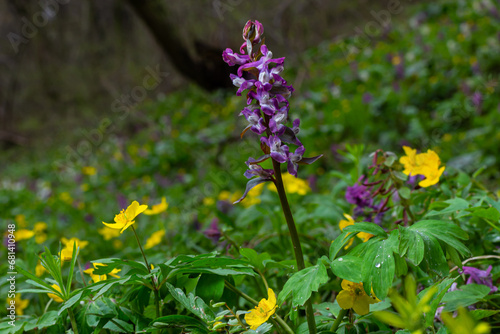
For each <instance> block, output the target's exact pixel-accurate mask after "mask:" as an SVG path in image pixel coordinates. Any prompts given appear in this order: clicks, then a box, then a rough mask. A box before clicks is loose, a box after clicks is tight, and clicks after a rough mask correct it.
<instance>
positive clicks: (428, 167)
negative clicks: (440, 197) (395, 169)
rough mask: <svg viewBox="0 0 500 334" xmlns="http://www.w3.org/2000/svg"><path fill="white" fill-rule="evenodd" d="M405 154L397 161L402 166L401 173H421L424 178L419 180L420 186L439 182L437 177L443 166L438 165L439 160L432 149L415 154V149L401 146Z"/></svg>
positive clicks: (424, 186) (441, 172)
mask: <svg viewBox="0 0 500 334" xmlns="http://www.w3.org/2000/svg"><path fill="white" fill-rule="evenodd" d="M403 149H404V151H405V153H406V156H404V157H401V159H399V162H401V163H402V164H403V166H404V168H405V169H404V170H403V173H405V174H406V175H423V176H425V180H423V181H420V182H419V184H418V185H419V186H421V187H422V188H426V187H430V186H432V185H434V184H436V183H438V182H439V177H440V176H441V175H442V174H443V172H444V169H445V167H444V166H442V167H439V166H440V165H441V160H440V159H439V156H438V155H437V154H436V152H434V151H433V150H427V152H426V153H420V154H417V150H416V149H412V148H411V147H408V146H403Z"/></svg>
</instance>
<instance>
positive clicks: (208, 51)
mask: <svg viewBox="0 0 500 334" xmlns="http://www.w3.org/2000/svg"><path fill="white" fill-rule="evenodd" d="M128 3H129V4H130V5H131V6H132V8H133V9H134V10H135V12H136V13H137V14H138V15H139V16H140V17H141V19H142V20H143V21H144V23H145V24H146V25H147V26H148V28H149V29H150V31H151V33H152V34H153V36H154V37H155V39H156V41H157V42H158V44H159V45H160V46H161V48H162V49H163V51H164V52H165V54H166V55H167V56H168V58H169V59H170V60H171V62H172V64H173V65H174V66H175V68H177V70H178V71H179V72H180V73H181V74H182V75H184V76H185V77H186V78H188V79H190V80H192V81H194V82H195V83H196V84H198V85H199V86H201V87H202V88H204V89H206V90H209V91H210V90H215V89H218V88H224V87H231V86H232V83H231V80H230V79H229V73H231V71H230V68H229V66H227V64H226V63H224V62H223V61H222V49H221V50H219V49H217V48H213V47H211V46H209V45H206V44H204V43H203V42H200V41H195V48H196V54H197V56H198V57H197V58H196V59H194V58H193V57H191V55H190V54H189V52H188V50H187V46H186V45H185V43H183V41H182V40H181V39H180V37H179V29H180V27H178V26H175V25H173V24H172V22H170V20H169V14H168V11H167V8H166V6H165V2H164V1H162V0H128Z"/></svg>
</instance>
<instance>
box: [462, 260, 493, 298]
mask: <svg viewBox="0 0 500 334" xmlns="http://www.w3.org/2000/svg"><path fill="white" fill-rule="evenodd" d="M491 269H492V267H491V266H489V267H488V269H486V270H481V269H477V268H474V267H466V266H464V267H463V268H462V269H458V271H459V272H460V273H461V274H464V275H469V278H468V279H467V282H465V284H471V283H475V284H482V285H486V286H487V287H489V288H490V293H494V292H497V291H498V288H497V287H496V286H494V285H493V280H492V277H491Z"/></svg>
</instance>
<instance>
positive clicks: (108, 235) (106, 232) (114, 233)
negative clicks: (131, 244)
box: [97, 227, 120, 240]
mask: <svg viewBox="0 0 500 334" xmlns="http://www.w3.org/2000/svg"><path fill="white" fill-rule="evenodd" d="M97 232H98V233H99V234H100V235H102V237H103V238H104V240H111V239H113V238H116V237H118V236H119V235H120V231H118V230H114V229H112V228H109V227H103V228H100V229H98V230H97Z"/></svg>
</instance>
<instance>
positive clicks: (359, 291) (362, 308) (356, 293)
mask: <svg viewBox="0 0 500 334" xmlns="http://www.w3.org/2000/svg"><path fill="white" fill-rule="evenodd" d="M341 285H342V289H343V290H342V291H340V292H339V294H338V295H337V303H339V306H340V307H342V308H343V309H344V310H348V309H350V308H352V309H354V312H356V313H357V314H359V315H365V314H368V312H370V304H375V303H378V302H380V300H379V299H378V298H377V297H371V296H368V295H367V294H366V292H365V290H364V289H363V283H354V282H350V281H348V280H345V279H344V280H342V284H341ZM372 295H373V292H372Z"/></svg>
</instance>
